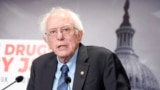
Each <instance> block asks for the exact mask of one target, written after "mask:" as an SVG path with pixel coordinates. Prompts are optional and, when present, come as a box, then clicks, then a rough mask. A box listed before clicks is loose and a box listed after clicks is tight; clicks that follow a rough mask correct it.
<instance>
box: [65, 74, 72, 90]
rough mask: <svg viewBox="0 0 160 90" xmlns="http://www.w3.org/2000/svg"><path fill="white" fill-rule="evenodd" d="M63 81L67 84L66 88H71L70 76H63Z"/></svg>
mask: <svg viewBox="0 0 160 90" xmlns="http://www.w3.org/2000/svg"><path fill="white" fill-rule="evenodd" d="M65 82H66V83H67V84H68V90H71V87H70V83H71V78H70V77H69V76H67V77H66V78H65Z"/></svg>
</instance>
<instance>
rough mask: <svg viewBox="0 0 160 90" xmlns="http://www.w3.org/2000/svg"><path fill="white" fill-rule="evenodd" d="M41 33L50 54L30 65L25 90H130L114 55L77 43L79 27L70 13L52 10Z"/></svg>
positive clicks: (124, 74)
mask: <svg viewBox="0 0 160 90" xmlns="http://www.w3.org/2000/svg"><path fill="white" fill-rule="evenodd" d="M41 31H42V33H43V38H44V40H45V42H46V43H47V44H48V46H49V48H50V49H51V50H52V51H53V52H50V53H47V54H45V55H42V56H40V57H38V58H37V59H36V60H34V61H33V63H32V68H31V75H30V80H29V83H28V86H27V90H130V84H129V80H128V78H127V75H126V72H125V70H124V68H123V66H122V64H121V62H120V60H119V59H118V57H117V56H116V55H115V54H114V53H112V52H111V51H109V50H108V49H106V48H103V47H97V46H85V45H83V44H82V43H81V40H82V36H83V33H84V31H83V25H82V23H81V20H80V18H79V17H78V15H77V14H76V13H74V12H73V11H71V10H69V9H65V8H53V9H52V10H51V11H50V12H48V13H47V14H46V15H45V16H44V18H43V19H42V22H41Z"/></svg>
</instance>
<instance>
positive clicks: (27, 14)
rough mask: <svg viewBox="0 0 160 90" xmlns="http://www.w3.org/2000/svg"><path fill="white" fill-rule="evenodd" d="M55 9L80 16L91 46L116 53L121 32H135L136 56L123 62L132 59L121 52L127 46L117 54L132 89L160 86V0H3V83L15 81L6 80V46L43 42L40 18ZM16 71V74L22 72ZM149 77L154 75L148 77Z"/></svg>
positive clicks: (85, 40)
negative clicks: (61, 9)
mask: <svg viewBox="0 0 160 90" xmlns="http://www.w3.org/2000/svg"><path fill="white" fill-rule="evenodd" d="M126 2H129V4H128V5H129V8H128V9H127V10H128V13H129V15H128V16H129V19H128V21H129V22H130V25H128V24H126V25H124V26H121V24H122V23H123V22H124V18H123V16H124V15H125V13H126V12H125V11H124V6H125V3H126ZM52 7H64V8H69V9H71V10H73V11H75V12H76V13H78V14H79V15H80V18H81V19H82V22H83V25H84V29H85V35H84V37H83V41H82V43H84V44H85V45H98V46H103V47H106V48H108V49H110V50H111V51H113V52H116V51H115V50H119V48H121V46H118V41H119V39H122V38H121V37H118V36H117V33H116V31H118V30H121V31H122V33H125V32H123V30H124V31H125V30H129V31H133V32H135V33H133V34H131V33H130V34H131V36H133V37H132V38H129V39H128V40H129V41H130V40H131V41H130V42H132V43H131V47H130V46H126V47H128V48H129V49H131V50H130V51H131V53H132V54H134V55H135V58H136V59H131V60H130V59H128V60H123V59H126V58H125V57H122V56H123V55H122V56H121V54H119V53H122V52H121V50H120V51H118V52H116V53H117V54H118V55H119V57H120V59H121V61H122V63H123V65H124V67H125V69H126V71H127V74H128V76H129V78H130V81H131V84H132V90H160V89H159V83H160V76H159V75H160V72H159V68H160V66H159V65H160V47H159V46H160V0H130V1H129V0H0V49H1V53H0V56H1V57H0V60H1V61H0V68H1V69H0V70H1V71H0V78H1V79H0V80H1V81H0V83H1V87H4V86H5V85H7V84H8V83H10V82H7V83H5V82H3V80H4V77H5V75H6V76H8V75H9V74H8V73H9V72H5V71H4V66H5V65H3V64H4V63H3V61H4V60H3V59H2V56H4V55H5V54H3V51H2V50H3V48H2V46H3V45H4V43H6V42H11V43H12V41H13V43H15V42H16V43H21V44H23V43H27V44H31V43H35V42H36V41H37V42H40V44H42V43H43V41H42V42H41V40H42V36H41V33H40V30H39V20H40V17H41V16H43V15H44V14H45V13H46V12H48V11H49V10H51V8H52ZM126 27H127V28H126ZM10 40H11V41H10ZM19 41H21V42H19ZM30 41H31V42H30ZM121 49H123V48H121ZM130 51H127V50H126V52H130ZM131 56H132V55H131ZM17 57H18V56H17ZM133 58H134V56H133ZM133 60H134V61H133ZM128 62H129V63H128ZM137 62H138V64H137ZM30 63H31V62H30ZM126 63H127V64H126ZM15 65H16V64H15ZM144 67H145V69H144ZM139 68H141V69H139ZM142 68H143V69H142ZM13 71H14V70H13ZM29 71H30V70H27V74H26V73H20V74H22V75H24V76H25V78H29ZM131 72H134V73H131ZM15 73H16V71H15ZM25 74H26V75H25ZM14 75H15V77H16V74H14ZM8 77H9V76H8ZM146 78H150V79H149V80H148V81H145V80H146ZM151 81H152V82H151ZM146 82H149V83H146ZM26 83H27V81H26V82H25V84H24V85H22V86H23V87H22V88H25V87H26ZM136 83H137V84H138V83H140V84H138V85H140V86H138V85H137V84H136ZM14 89H15V87H14ZM12 90H13V89H12ZM21 90H22V89H21Z"/></svg>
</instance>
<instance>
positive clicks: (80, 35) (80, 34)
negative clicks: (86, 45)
mask: <svg viewBox="0 0 160 90" xmlns="http://www.w3.org/2000/svg"><path fill="white" fill-rule="evenodd" d="M82 36H83V31H81V30H79V31H78V33H77V38H78V41H81V40H82Z"/></svg>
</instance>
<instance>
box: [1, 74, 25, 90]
mask: <svg viewBox="0 0 160 90" xmlns="http://www.w3.org/2000/svg"><path fill="white" fill-rule="evenodd" d="M22 80H23V76H18V77H16V79H15V81H14V82H12V83H11V84H9V85H7V86H6V87H4V88H3V89H2V90H5V89H6V88H8V87H9V86H11V85H12V84H14V83H16V82H18V83H19V82H21V81H22Z"/></svg>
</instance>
